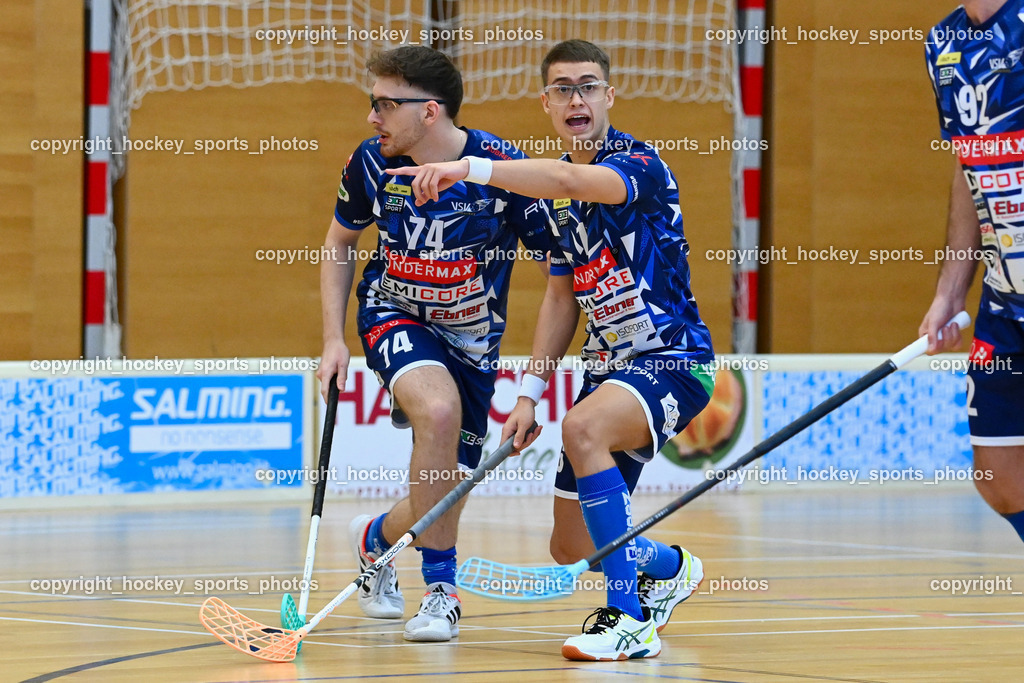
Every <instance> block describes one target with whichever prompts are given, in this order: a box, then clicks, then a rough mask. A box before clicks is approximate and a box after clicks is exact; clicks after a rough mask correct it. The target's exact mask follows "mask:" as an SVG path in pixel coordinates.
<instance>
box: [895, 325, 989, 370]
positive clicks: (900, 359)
mask: <svg viewBox="0 0 1024 683" xmlns="http://www.w3.org/2000/svg"><path fill="white" fill-rule="evenodd" d="M952 323H956V324H957V325H958V326H959V327H960V329H961V330H964V329H967V328H968V327H969V326H970V324H971V316H970V315H968V314H967V311H960V312H959V313H957V314H956V315H955V316H953V319H952V320H950V321H949V322H948V323H946V325H950V324H952ZM946 325H943V327H945V326H946ZM939 334H940V335H941V334H942V333H941V332H940V333H939ZM927 350H928V335H925V336H923V337H921V338H920V339H918V340H917V341H915V342H914V343H913V344H910V345H909V346H907V347H906V348H904V349H902V350H901V351H898V352H896V353H895V354H893V355H892V356H890V357H889V360H890V361H892V364H893V365H895V366H896V368H897V369H899V368H902V367H903V366H904V365H906V364H907V363H909V362H910V361H912V360H914V359H915V358H917V357H918V356H920V355H921V354H922V353H924V352H925V351H927Z"/></svg>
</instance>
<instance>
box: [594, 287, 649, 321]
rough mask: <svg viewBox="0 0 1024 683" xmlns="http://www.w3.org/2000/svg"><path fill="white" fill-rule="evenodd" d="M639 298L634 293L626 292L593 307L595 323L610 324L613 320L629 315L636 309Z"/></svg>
mask: <svg viewBox="0 0 1024 683" xmlns="http://www.w3.org/2000/svg"><path fill="white" fill-rule="evenodd" d="M639 300H640V296H639V295H638V294H636V292H626V293H625V294H620V295H619V296H617V297H614V298H612V299H609V300H608V301H606V302H604V303H603V304H597V305H596V306H595V307H594V312H593V314H592V315H593V317H594V322H596V323H602V324H603V323H610V322H612V321H613V320H618V319H619V318H621V317H623V316H625V315H629V314H630V313H632V312H633V311H635V310H636V309H637V303H638V302H639Z"/></svg>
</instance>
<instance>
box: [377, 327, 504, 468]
mask: <svg viewBox="0 0 1024 683" xmlns="http://www.w3.org/2000/svg"><path fill="white" fill-rule="evenodd" d="M359 338H360V339H361V340H362V342H363V351H364V352H365V353H366V365H367V366H368V367H369V368H370V369H371V370H373V373H374V374H375V375H376V376H377V381H378V382H380V385H381V386H382V387H386V388H387V390H388V394H390V395H391V421H392V423H393V424H394V425H395V426H396V427H398V428H400V429H401V428H407V427H410V426H411V425H410V424H409V421H408V419H407V418H406V417H405V414H404V413H403V412H402V410H401V406H399V405H398V403H397V402H396V401H395V397H394V393H393V389H394V386H395V380H397V379H398V378H399V377H401V376H402V375H404V374H405V373H406V372H408V371H410V370H414V369H416V368H421V367H425V366H428V365H437V366H440V367H442V368H444V369H445V370H447V371H448V374H449V375H451V377H452V379H453V380H454V381H455V386H456V387H458V390H459V397H460V399H461V401H462V438H461V440H460V442H459V463H460V464H462V465H465V466H467V467H470V468H475V467H476V466H477V465H478V464H480V455H481V451H482V448H483V443H484V438H485V437H486V435H487V414H488V412H490V409H491V396H492V395H493V394H494V380H495V378H496V377H497V372H495V371H493V370H490V371H485V370H480V369H479V368H476V367H473V366H471V365H467V364H466V363H464V362H462V361H461V360H459V359H458V358H457V357H456V356H455V355H454V354H452V353H451V351H450V350H449V349H450V347H449V346H448V344H447V343H446V342H444V341H442V340H441V339H440V338H439V337H438V336H437V335H435V334H434V333H433V332H432V331H431V330H430V328H429V327H427V326H425V325H424V324H422V323H420V322H418V321H416V320H413V319H411V318H406V317H401V316H399V317H393V318H388V319H387V320H382V321H380V322H378V323H377V324H376V325H374V326H372V327H370V328H368V329H366V330H360V331H359ZM413 438H415V434H414V435H413Z"/></svg>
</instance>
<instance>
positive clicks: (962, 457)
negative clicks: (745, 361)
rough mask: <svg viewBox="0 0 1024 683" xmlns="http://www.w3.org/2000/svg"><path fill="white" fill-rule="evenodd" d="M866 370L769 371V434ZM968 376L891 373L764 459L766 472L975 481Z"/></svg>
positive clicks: (765, 397) (817, 477)
mask: <svg viewBox="0 0 1024 683" xmlns="http://www.w3.org/2000/svg"><path fill="white" fill-rule="evenodd" d="M863 374H864V371H845V370H842V371H837V370H828V371H814V372H806V371H792V372H774V371H773V372H766V373H765V374H764V377H763V383H762V392H763V393H762V397H761V398H762V411H763V412H762V416H763V426H764V434H765V435H766V436H767V435H768V434H772V433H774V432H775V431H777V430H779V429H780V428H782V427H784V426H785V425H787V424H788V423H789V422H791V421H792V420H794V419H796V418H797V417H799V416H800V415H801V414H803V413H804V412H806V411H808V410H810V409H811V408H812V407H813V406H814V405H816V404H817V403H819V402H821V401H823V400H824V399H826V398H827V397H829V396H831V395H832V394H835V393H836V392H838V391H839V390H840V389H842V388H843V387H845V386H847V385H849V384H852V383H853V382H854V381H855V380H857V379H858V378H859V377H861V376H862V375H863ZM966 386H967V385H966V380H965V379H964V374H963V373H962V372H961V373H952V372H925V371H903V372H897V373H895V374H893V375H890V376H889V377H887V378H885V379H884V380H883V381H882V382H881V383H879V384H877V385H875V386H874V387H872V388H871V389H868V390H867V391H865V392H864V393H863V394H862V395H860V396H858V397H856V398H854V399H853V400H851V401H850V402H849V403H847V404H846V405H844V406H842V407H840V408H838V409H837V410H835V411H833V412H832V413H830V414H828V415H826V416H825V417H824V418H822V419H821V420H820V421H819V422H817V423H815V424H814V425H812V426H811V427H809V428H808V429H807V430H806V431H804V432H802V433H800V434H798V435H796V436H795V437H793V439H792V440H790V441H788V442H787V443H785V444H783V445H782V446H780V447H779V448H777V449H776V450H775V451H773V452H771V453H769V454H768V455H766V456H765V457H764V460H763V462H762V463H761V470H762V471H761V475H762V477H764V478H766V479H767V478H769V477H770V476H771V475H773V474H777V475H778V477H777V480H779V481H785V482H787V483H793V482H825V483H848V484H865V483H866V484H871V483H875V484H886V483H890V482H904V483H914V482H919V483H923V484H927V483H940V482H943V481H969V480H970V477H971V471H970V467H971V445H970V437H969V434H968V429H967V406H966V401H967V393H966Z"/></svg>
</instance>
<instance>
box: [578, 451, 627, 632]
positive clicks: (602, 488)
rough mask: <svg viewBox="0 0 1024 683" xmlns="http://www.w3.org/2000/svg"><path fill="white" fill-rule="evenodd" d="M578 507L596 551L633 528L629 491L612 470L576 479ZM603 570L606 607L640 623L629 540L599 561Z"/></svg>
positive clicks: (618, 474) (617, 471) (616, 471)
mask: <svg viewBox="0 0 1024 683" xmlns="http://www.w3.org/2000/svg"><path fill="white" fill-rule="evenodd" d="M576 486H577V490H578V491H579V493H580V507H581V508H582V510H583V519H584V521H586V523H587V531H589V532H590V538H591V539H593V541H594V546H596V547H598V548H600V547H601V546H603V545H607V544H608V543H610V542H611V541H614V540H615V539H616V538H618V537H619V536H621V535H622V534H624V533H625V532H626V531H627V530H629V529H630V528H631V527H632V525H633V517H632V512H631V511H630V505H629V491H628V489H627V488H626V482H625V481H624V480H623V479H622V473H621V472H619V469H618V468H617V467H612V468H611V469H607V470H605V471H603V472H598V473H597V474H591V475H589V476H586V477H580V478H578V479H577V480H576ZM601 567H602V568H603V569H604V578H605V582H606V592H607V594H608V606H609V607H618V608H619V609H620V610H622V611H623V612H625V613H626V614H628V615H629V616H631V617H633V618H634V619H639V620H640V621H643V615H642V612H641V610H640V599H639V598H638V597H637V594H636V544H635V543H634V542H633V541H630V542H629V543H627V544H626V545H625V546H624V547H622V548H619V549H618V550H616V551H615V552H614V553H612V554H611V555H609V556H608V557H606V558H604V559H603V560H601Z"/></svg>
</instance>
